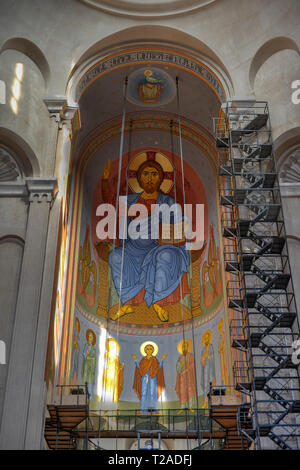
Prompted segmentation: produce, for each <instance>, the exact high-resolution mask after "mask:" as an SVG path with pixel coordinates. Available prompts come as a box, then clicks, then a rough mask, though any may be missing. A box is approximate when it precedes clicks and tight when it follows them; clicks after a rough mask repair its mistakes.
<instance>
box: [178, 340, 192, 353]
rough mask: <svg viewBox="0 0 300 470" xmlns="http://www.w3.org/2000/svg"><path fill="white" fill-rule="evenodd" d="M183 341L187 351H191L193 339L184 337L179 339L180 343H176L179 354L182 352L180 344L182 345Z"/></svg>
mask: <svg viewBox="0 0 300 470" xmlns="http://www.w3.org/2000/svg"><path fill="white" fill-rule="evenodd" d="M183 343H186V344H187V345H188V351H187V352H188V353H189V352H190V351H191V349H192V347H193V341H192V340H191V339H190V338H184V339H182V340H181V341H180V343H179V344H178V352H179V354H183V352H182V346H183Z"/></svg>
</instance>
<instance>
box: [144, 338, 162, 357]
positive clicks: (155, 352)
mask: <svg viewBox="0 0 300 470" xmlns="http://www.w3.org/2000/svg"><path fill="white" fill-rule="evenodd" d="M147 344H151V346H153V348H154V350H153V353H152V356H156V354H157V353H158V346H157V344H156V343H154V342H153V341H145V342H144V343H143V344H141V347H140V351H141V355H142V356H146V353H145V347H146V346H147Z"/></svg>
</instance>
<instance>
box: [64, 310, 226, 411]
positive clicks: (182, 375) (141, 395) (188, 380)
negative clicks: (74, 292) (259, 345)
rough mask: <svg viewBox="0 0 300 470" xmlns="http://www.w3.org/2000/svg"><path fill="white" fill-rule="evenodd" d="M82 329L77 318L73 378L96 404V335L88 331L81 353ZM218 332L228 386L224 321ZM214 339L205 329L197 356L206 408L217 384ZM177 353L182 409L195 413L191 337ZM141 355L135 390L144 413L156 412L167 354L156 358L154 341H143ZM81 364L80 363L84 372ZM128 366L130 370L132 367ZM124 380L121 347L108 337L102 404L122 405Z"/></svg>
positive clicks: (163, 381)
mask: <svg viewBox="0 0 300 470" xmlns="http://www.w3.org/2000/svg"><path fill="white" fill-rule="evenodd" d="M80 329H81V328H80V322H79V320H78V318H77V317H76V327H75V332H74V336H73V354H72V365H71V377H72V379H74V377H75V379H76V381H77V380H78V379H80V377H81V381H80V382H81V383H82V384H85V383H86V384H87V387H88V392H89V399H90V401H93V400H94V398H95V397H94V387H95V381H96V355H97V347H96V334H95V333H94V331H93V330H91V329H88V330H86V332H85V337H86V343H85V345H84V347H83V349H82V351H80V347H79V344H80ZM218 330H219V339H218V353H219V358H220V363H221V377H222V383H223V385H224V384H227V383H228V375H227V365H226V364H227V363H226V355H225V349H224V331H223V318H220V320H219V323H218ZM212 339H213V337H212V332H211V330H206V331H205V332H204V333H203V334H202V338H201V343H202V348H201V350H200V351H198V354H197V359H198V363H199V364H200V386H201V391H202V393H203V396H204V402H203V405H202V406H203V407H206V406H207V395H208V392H209V387H210V384H212V385H215V384H216V357H215V351H214V347H213V344H212ZM177 350H178V353H179V357H178V359H177V362H176V382H175V384H174V388H175V390H176V394H177V398H178V401H179V403H180V407H181V408H182V409H184V408H189V409H190V410H191V411H193V410H194V408H196V407H197V386H196V380H197V379H196V370H195V368H196V364H195V355H194V354H195V351H194V347H193V341H192V340H191V339H190V338H184V339H183V340H181V341H180V342H179V344H178V346H177ZM140 353H141V355H142V358H141V360H138V358H137V356H136V355H135V354H131V357H132V359H133V361H134V365H135V373H134V382H133V385H132V388H133V390H134V391H135V393H136V395H137V397H138V399H139V401H140V408H141V411H147V410H152V409H157V407H158V403H159V398H160V397H161V394H162V392H163V391H164V390H165V379H164V362H165V361H166V363H167V357H168V354H163V355H162V356H161V359H160V360H159V359H158V357H157V355H158V346H157V344H156V343H155V342H153V341H151V340H147V341H144V342H143V343H142V344H141V345H140ZM80 355H81V361H80ZM79 362H81V370H80V367H79ZM127 367H128V366H127ZM129 367H130V368H131V367H132V364H130V366H129ZM124 368H125V370H124ZM174 372H175V371H174ZM173 375H174V374H173ZM124 377H126V367H125V365H124V363H121V362H120V344H119V343H118V341H116V340H115V339H114V338H108V339H107V340H106V342H105V354H104V363H103V369H102V378H101V392H102V401H103V402H111V403H118V402H119V399H120V397H121V394H122V391H123V384H124ZM179 413H180V411H179Z"/></svg>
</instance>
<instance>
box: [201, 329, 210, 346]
mask: <svg viewBox="0 0 300 470" xmlns="http://www.w3.org/2000/svg"><path fill="white" fill-rule="evenodd" d="M207 334H208V335H209V344H210V343H211V341H212V332H211V330H206V331H205V332H204V333H203V335H202V337H201V343H202V344H203V346H205V343H204V338H205V336H206V335H207Z"/></svg>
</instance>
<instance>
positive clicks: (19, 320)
mask: <svg viewBox="0 0 300 470" xmlns="http://www.w3.org/2000/svg"><path fill="white" fill-rule="evenodd" d="M26 187H27V191H28V203H29V208H28V220H27V228H26V238H25V248H24V255H23V262H22V269H21V276H20V284H19V291H18V299H17V306H16V317H15V326H14V332H13V338H12V347H11V355H10V361H9V369H8V377H7V384H6V393H5V399H4V409H3V416H2V423H1V432H0V449H25V448H39V447H40V445H37V442H36V440H35V441H34V440H31V441H30V439H29V440H28V433H29V432H30V427H32V426H37V428H39V427H41V428H42V426H43V414H42V413H40V411H39V410H38V409H36V407H35V406H34V400H35V398H40V396H41V390H40V388H41V387H42V388H43V382H41V383H37V381H36V380H35V379H36V377H37V375H36V373H37V368H39V367H41V366H42V368H43V366H44V362H45V361H44V357H41V356H43V352H42V350H41V347H40V346H41V345H40V340H41V336H40V337H39V335H40V334H41V331H42V330H43V329H44V332H45V331H46V332H47V331H48V325H49V323H48V325H47V327H46V329H45V324H44V325H42V323H45V319H42V318H40V317H39V312H40V301H41V291H42V285H43V276H44V263H45V252H46V243H47V233H48V224H49V213H50V209H51V204H52V202H53V198H54V195H55V191H56V179H55V178H26ZM46 337H47V334H46ZM43 341H45V335H43ZM45 343H46V344H44V345H43V348H44V349H45V348H46V347H47V342H46V341H45ZM42 395H43V394H42ZM38 402H40V400H38ZM38 402H36V404H38ZM35 412H37V414H36V415H35V422H33V420H32V417H33V415H34V414H35ZM40 436H41V434H40V433H39V436H38V440H39V441H40V440H41V437H40Z"/></svg>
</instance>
